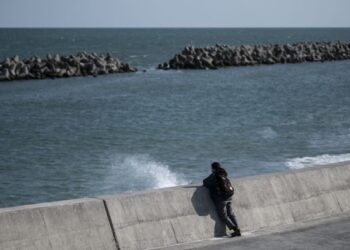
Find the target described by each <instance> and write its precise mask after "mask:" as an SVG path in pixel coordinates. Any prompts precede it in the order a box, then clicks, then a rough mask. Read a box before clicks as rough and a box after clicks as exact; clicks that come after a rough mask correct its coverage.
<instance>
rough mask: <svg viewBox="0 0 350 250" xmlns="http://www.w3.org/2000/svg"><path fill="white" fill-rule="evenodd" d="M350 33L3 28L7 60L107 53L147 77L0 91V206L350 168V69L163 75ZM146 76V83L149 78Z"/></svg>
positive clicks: (343, 65)
mask: <svg viewBox="0 0 350 250" xmlns="http://www.w3.org/2000/svg"><path fill="white" fill-rule="evenodd" d="M337 40H341V41H344V42H349V41H350V29H0V44H1V46H0V58H1V60H2V59H4V58H6V57H8V56H14V55H19V56H20V57H21V58H25V57H29V56H32V55H38V56H45V55H46V54H47V53H51V54H55V53H59V54H63V55H69V54H75V53H77V52H79V51H88V52H97V53H105V52H111V53H113V55H114V56H117V57H119V58H120V59H121V60H123V61H126V62H129V63H130V64H132V65H133V66H135V67H137V68H139V69H140V71H139V72H138V73H134V74H132V73H131V74H115V75H105V76H99V77H97V78H93V77H86V78H80V77H78V78H66V79H56V80H31V81H15V82H10V83H1V84H0V207H7V206H15V205H21V204H28V203H37V202H46V201H53V200H62V199H71V198H77V197H86V196H88V197H94V196H99V195H104V194H114V193H120V192H126V191H138V190H145V189H153V188H162V187H169V186H176V185H185V184H190V183H201V180H202V179H203V178H204V177H205V176H206V175H208V174H209V170H210V164H211V162H212V161H220V162H221V163H222V165H223V166H224V167H225V168H226V169H227V171H228V172H229V174H230V175H231V176H233V177H238V176H247V175H257V174H262V173H270V172H276V171H285V170H288V169H299V168H304V167H310V166H313V165H315V164H316V165H322V164H328V163H333V162H340V161H345V160H350V61H337V62H324V63H303V64H285V65H266V66H254V67H236V68H224V69H220V70H213V71H199V70H188V71H160V70H156V66H157V64H159V63H162V62H164V61H167V60H168V59H169V58H171V57H172V56H173V55H174V54H175V53H177V52H178V51H180V50H181V49H182V48H183V47H184V46H188V45H193V46H207V45H215V44H216V43H219V44H266V43H293V42H303V41H337ZM142 70H146V72H142Z"/></svg>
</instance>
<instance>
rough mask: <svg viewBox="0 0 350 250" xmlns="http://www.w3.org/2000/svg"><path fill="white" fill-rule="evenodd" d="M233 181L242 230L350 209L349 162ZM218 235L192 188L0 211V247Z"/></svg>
mask: <svg viewBox="0 0 350 250" xmlns="http://www.w3.org/2000/svg"><path fill="white" fill-rule="evenodd" d="M232 181H233V184H234V186H235V188H236V194H235V196H234V209H235V212H236V215H237V218H238V220H239V223H240V225H241V228H242V230H243V231H253V230H258V229H259V228H267V227H271V226H277V225H285V224H293V223H295V222H298V221H305V220H310V219H315V218H324V217H328V216H337V215H340V214H342V213H345V212H349V211H350V162H344V163H341V164H333V165H329V166H326V167H315V168H308V169H304V170H297V171H290V172H284V173H277V174H269V175H261V176H253V177H245V178H239V179H234V180H232ZM224 234H225V227H224V225H223V224H222V223H221V221H220V220H219V219H218V218H217V215H216V212H215V208H214V206H213V204H212V202H211V200H210V197H209V194H208V191H207V190H206V189H205V188H203V187H198V186H184V187H175V188H167V189H160V190H155V191H149V192H140V193H132V194H124V195H117V196H106V197H99V198H96V199H80V200H71V201H62V202H54V203H47V204H38V205H30V206H22V207H16V208H5V209H0V249H144V248H155V247H164V246H169V245H174V244H179V243H187V242H193V241H199V240H205V239H210V238H212V237H214V236H223V235H224Z"/></svg>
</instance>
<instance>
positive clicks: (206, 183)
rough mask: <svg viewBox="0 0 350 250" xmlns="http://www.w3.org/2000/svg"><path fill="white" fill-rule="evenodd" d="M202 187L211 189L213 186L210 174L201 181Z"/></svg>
mask: <svg viewBox="0 0 350 250" xmlns="http://www.w3.org/2000/svg"><path fill="white" fill-rule="evenodd" d="M203 186H204V187H206V188H211V187H212V186H213V178H212V174H211V175H209V176H208V177H207V178H205V179H204V180H203Z"/></svg>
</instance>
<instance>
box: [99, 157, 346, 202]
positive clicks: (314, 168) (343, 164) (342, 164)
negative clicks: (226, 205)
mask: <svg viewBox="0 0 350 250" xmlns="http://www.w3.org/2000/svg"><path fill="white" fill-rule="evenodd" d="M348 166H350V161H343V162H338V163H332V164H327V165H314V166H312V167H305V168H303V169H289V170H286V171H280V172H273V173H265V174H260V175H250V176H243V177H237V178H231V179H232V180H233V181H246V180H255V179H260V178H265V177H270V176H280V175H286V174H294V173H302V172H310V171H320V170H321V169H327V168H334V167H348ZM201 186H202V183H194V184H190V185H183V186H176V187H167V188H159V189H148V190H144V191H136V192H125V193H120V194H111V195H103V196H98V197H95V198H97V199H102V200H105V199H106V200H108V199H110V198H123V197H131V196H140V195H145V194H149V193H155V192H164V191H167V190H168V191H175V190H176V189H180V190H181V189H183V188H198V187H201Z"/></svg>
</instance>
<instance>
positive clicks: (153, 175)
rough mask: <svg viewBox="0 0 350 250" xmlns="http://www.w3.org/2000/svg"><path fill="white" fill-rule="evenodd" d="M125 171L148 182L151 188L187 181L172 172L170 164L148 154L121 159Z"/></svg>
mask: <svg viewBox="0 0 350 250" xmlns="http://www.w3.org/2000/svg"><path fill="white" fill-rule="evenodd" d="M121 166H122V169H123V171H127V172H129V173H130V177H132V178H134V179H135V180H136V181H140V182H144V183H147V186H149V187H150V188H164V187H173V186H179V185H185V184H187V182H186V181H185V180H184V179H183V178H182V177H181V176H179V175H178V174H176V173H174V172H172V171H171V170H170V168H169V166H168V165H166V164H165V163H162V162H158V161H156V160H154V159H152V158H151V157H150V156H148V155H130V156H125V157H124V159H123V160H122V161H121Z"/></svg>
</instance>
